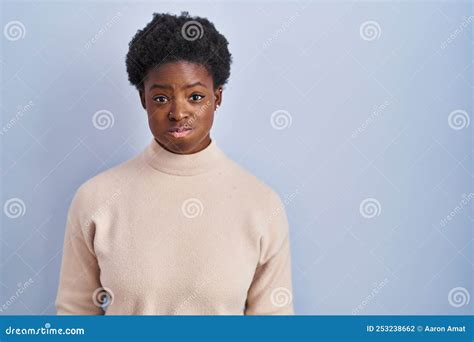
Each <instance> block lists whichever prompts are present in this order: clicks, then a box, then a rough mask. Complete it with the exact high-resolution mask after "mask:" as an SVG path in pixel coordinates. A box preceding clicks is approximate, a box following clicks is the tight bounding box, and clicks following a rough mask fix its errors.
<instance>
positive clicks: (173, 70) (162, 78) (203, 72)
mask: <svg viewBox="0 0 474 342" xmlns="http://www.w3.org/2000/svg"><path fill="white" fill-rule="evenodd" d="M195 82H201V83H204V84H205V85H207V86H208V87H212V85H213V83H212V76H211V75H210V74H209V72H208V71H207V69H206V68H205V67H204V66H203V65H201V64H197V63H192V62H186V61H179V62H170V63H166V64H163V65H160V66H159V67H157V68H153V69H151V70H150V71H149V72H148V73H147V77H146V80H145V83H150V84H151V83H165V84H170V85H176V86H180V85H186V84H191V83H195Z"/></svg>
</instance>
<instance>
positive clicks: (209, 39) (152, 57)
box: [125, 12, 232, 90]
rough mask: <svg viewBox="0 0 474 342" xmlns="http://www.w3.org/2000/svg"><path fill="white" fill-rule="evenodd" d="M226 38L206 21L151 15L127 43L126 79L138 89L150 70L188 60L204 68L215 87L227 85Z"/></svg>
mask: <svg viewBox="0 0 474 342" xmlns="http://www.w3.org/2000/svg"><path fill="white" fill-rule="evenodd" d="M228 44H229V43H228V41H227V39H226V38H225V37H224V36H223V35H222V34H220V33H219V32H218V31H217V30H216V28H215V27H214V24H213V23H211V22H210V21H209V20H207V19H206V18H201V17H191V16H189V14H188V12H181V15H179V16H177V15H172V14H168V13H166V14H165V13H153V19H152V21H151V22H149V23H148V24H147V25H146V26H145V27H144V28H143V29H142V30H138V31H137V33H136V34H135V36H134V37H133V38H132V40H131V41H130V43H129V50H128V53H127V56H126V60H125V64H126V66H127V73H128V79H129V81H130V83H131V84H132V85H134V86H135V87H136V88H137V89H138V90H143V82H144V79H145V77H146V75H147V73H148V72H149V71H150V69H152V68H155V67H159V66H160V65H163V64H165V63H169V62H177V61H187V62H193V63H197V64H201V65H203V66H204V67H205V68H206V70H207V71H208V72H209V74H210V75H211V76H212V78H213V83H214V88H217V87H219V86H223V85H224V84H226V83H227V81H228V79H229V76H230V64H231V63H232V56H231V54H230V52H229V50H228V48H227V45H228Z"/></svg>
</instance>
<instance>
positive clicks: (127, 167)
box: [72, 154, 143, 208]
mask: <svg viewBox="0 0 474 342" xmlns="http://www.w3.org/2000/svg"><path fill="white" fill-rule="evenodd" d="M140 157H141V154H139V155H137V156H135V157H133V158H131V159H129V160H126V161H124V162H122V163H120V164H118V165H116V166H113V167H111V168H109V169H107V170H104V171H102V172H100V173H98V174H96V175H95V176H93V177H91V178H89V179H88V180H86V181H85V182H83V183H82V184H81V185H80V186H79V187H78V188H77V190H76V192H75V194H74V197H73V202H72V204H73V205H75V206H77V205H80V206H83V207H86V208H94V207H97V206H98V205H99V204H101V203H104V202H106V201H108V200H110V199H113V198H114V197H115V196H118V195H120V194H121V193H122V192H123V191H124V189H125V187H126V185H127V184H128V183H129V182H130V180H132V179H133V178H134V177H136V174H137V172H138V171H139V170H140V167H141V165H143V161H142V159H141V158H140Z"/></svg>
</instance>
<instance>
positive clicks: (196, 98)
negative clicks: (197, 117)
mask: <svg viewBox="0 0 474 342" xmlns="http://www.w3.org/2000/svg"><path fill="white" fill-rule="evenodd" d="M203 98H204V96H203V95H200V94H192V95H191V97H190V99H191V101H194V102H198V101H201V100H202V99H203Z"/></svg>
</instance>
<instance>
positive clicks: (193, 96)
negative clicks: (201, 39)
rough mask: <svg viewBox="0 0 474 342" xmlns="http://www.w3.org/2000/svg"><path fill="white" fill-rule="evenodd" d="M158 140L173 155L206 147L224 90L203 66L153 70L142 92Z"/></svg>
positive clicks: (174, 64)
mask: <svg viewBox="0 0 474 342" xmlns="http://www.w3.org/2000/svg"><path fill="white" fill-rule="evenodd" d="M139 94H140V100H141V102H142V105H143V108H144V109H145V110H146V111H147V114H148V123H149V126H150V130H151V132H152V134H153V136H154V137H155V140H156V141H157V142H158V143H159V144H160V145H161V146H162V147H163V148H165V149H167V150H168V151H170V152H173V153H179V154H190V153H195V152H199V151H201V150H202V149H204V148H206V147H207V146H208V145H209V143H210V142H211V137H210V131H211V127H212V123H213V121H214V111H215V110H216V109H217V107H218V106H219V105H220V103H221V101H222V87H218V88H217V89H214V83H213V78H212V76H211V75H210V74H209V73H208V72H207V70H206V68H205V67H204V66H202V65H200V64H196V63H191V62H185V61H180V62H172V63H166V64H163V65H161V66H160V67H158V68H153V69H151V70H150V71H149V72H148V74H147V77H146V79H145V81H144V86H143V90H140V92H139Z"/></svg>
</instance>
